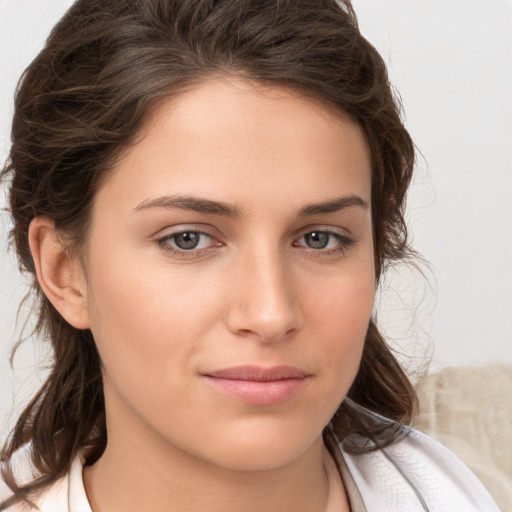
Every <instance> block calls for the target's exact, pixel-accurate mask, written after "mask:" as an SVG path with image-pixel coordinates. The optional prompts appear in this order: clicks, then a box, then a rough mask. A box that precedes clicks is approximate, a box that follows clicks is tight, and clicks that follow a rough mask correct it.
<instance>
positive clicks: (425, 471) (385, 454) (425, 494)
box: [0, 429, 500, 512]
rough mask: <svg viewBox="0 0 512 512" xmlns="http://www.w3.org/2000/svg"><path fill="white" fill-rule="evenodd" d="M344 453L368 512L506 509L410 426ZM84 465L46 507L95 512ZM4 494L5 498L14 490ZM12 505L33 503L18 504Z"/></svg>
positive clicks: (50, 492) (61, 483) (46, 498)
mask: <svg viewBox="0 0 512 512" xmlns="http://www.w3.org/2000/svg"><path fill="white" fill-rule="evenodd" d="M340 455H341V456H342V457H343V460H344V461H345V462H346V466H347V467H348V470H349V472H350V476H351V477H352V478H353V480H354V482H355V484H356V486H357V488H358V490H359V493H360V495H361V497H362V500H363V502H364V505H365V506H366V510H367V512H424V511H425V510H429V511H430V512H452V511H453V512H500V511H499V509H498V507H497V505H496V504H495V503H494V501H493V500H492V498H491V496H490V495H489V493H488V492H487V491H486V490H485V488H484V487H483V485H482V484H481V483H480V482H479V481H478V479H477V478H476V477H475V476H474V475H473V473H471V471H470V470H469V469H468V468H467V467H466V466H465V465H464V464H463V463H462V462H461V461H460V460H459V459H458V458H457V457H456V456H455V455H453V454H452V453H451V452H450V451H448V450H447V449H446V448H444V447H443V446H442V445H440V444H439V443H438V442H436V441H434V440H433V439H431V438H429V437H428V436H426V435H424V434H422V433H420V432H418V431H416V430H413V429H410V431H409V433H408V435H407V436H406V437H404V438H403V439H402V440H400V441H399V442H397V443H396V444H394V445H392V446H389V447H387V448H385V449H383V450H378V451H375V452H371V453H367V454H363V455H349V454H348V453H346V452H345V451H343V449H341V453H340ZM82 466H83V461H82V460H81V459H80V458H77V459H76V460H75V461H74V462H73V464H72V466H71V470H70V472H69V474H68V475H66V476H65V477H63V478H61V479H60V480H58V481H57V482H55V483H54V484H53V485H52V486H51V487H49V488H48V489H47V490H46V491H44V493H42V494H41V495H40V496H39V497H38V498H36V499H35V500H34V501H35V503H36V504H37V505H38V506H39V508H40V510H41V512H91V507H90V505H89V502H88V501H87V496H86V493H85V490H84V484H83V479H82ZM0 494H1V497H0V502H1V501H2V500H3V499H5V498H6V497H7V496H8V494H7V495H6V493H0ZM349 497H350V495H349ZM422 501H423V502H424V504H425V506H426V507H428V508H424V506H423V505H422ZM7 510H8V511H9V512H28V511H30V510H32V509H31V508H30V507H28V506H27V505H26V504H17V505H15V506H13V507H10V508H9V509H7ZM358 510H361V509H358Z"/></svg>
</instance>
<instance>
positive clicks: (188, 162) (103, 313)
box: [84, 78, 375, 469]
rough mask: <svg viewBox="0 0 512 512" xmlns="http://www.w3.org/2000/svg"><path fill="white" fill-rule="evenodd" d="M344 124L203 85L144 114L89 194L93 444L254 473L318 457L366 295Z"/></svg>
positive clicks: (282, 100)
mask: <svg viewBox="0 0 512 512" xmlns="http://www.w3.org/2000/svg"><path fill="white" fill-rule="evenodd" d="M370 183H371V172H370V156H369V151H368V148H367V145H366V142H365V138H364V135H363V133H362V130H361V129H360V128H359V127H358V125H357V124H355V123H354V122H352V121H350V120H349V119H346V118H345V119H344V118H342V117H340V116H337V115H335V114H334V113H333V112H332V109H329V108H328V107H326V106H324V105H323V104H321V103H319V102H316V101H314V100H311V99H306V98H304V97H300V96H299V95H298V94H297V93H294V92H292V91H290V90H287V89H284V88H273V89H269V88H262V86H258V88H256V87H254V86H251V85H250V84H249V83H247V82H244V81H241V80H239V79H235V78H231V79H224V80H220V79H219V80H211V81H208V82H206V83H203V84H202V85H200V86H198V87H196V88H195V89H193V90H190V91H188V92H186V93H183V94H182V95H181V96H179V97H178V98H177V99H173V100H172V101H169V102H167V103H163V104H161V105H160V106H159V107H158V108H156V110H155V111H154V112H153V114H152V116H151V118H150V120H149V122H148V123H147V125H146V128H145V130H144V132H143V134H142V137H141V138H140V140H139V141H138V142H137V143H136V144H135V145H134V146H133V147H132V148H131V149H130V150H129V151H127V153H126V154H125V155H124V157H123V158H122V159H121V160H120V162H119V163H118V165H117V167H116V168H115V169H114V170H113V172H112V174H111V175H110V176H109V177H108V178H107V179H106V181H105V182H104V183H103V184H102V186H101V187H100V190H99V191H98V193H97V196H96V198H95V202H94V205H93V212H92V225H91V231H90V233H89V238H88V242H87V250H86V256H85V257H84V273H85V282H86V295H87V302H88V309H89V317H90V328H91V330H92V333H93V335H94V338H95V340H96V343H97V346H98V350H99V353H100V356H101V359H102V362H103V365H104V386H105V396H106V408H107V428H108V432H109V444H115V443H116V441H117V440H118V439H120V438H122V439H123V440H124V442H130V443H133V445H137V446H138V447H140V448H141V449H144V450H146V449H150V448H148V447H149V445H152V446H159V450H164V451H165V450H168V451H169V453H172V451H173V450H175V451H179V452H180V453H181V454H188V455H190V456H193V457H195V458H196V459H200V460H202V461H206V462H208V463H211V464H215V465H217V466H220V467H224V468H238V469H240V468H242V469H248V468H260V469H261V468H271V467H277V466H279V465H283V464H286V463H288V462H290V461H292V460H294V459H296V458H298V457H300V456H301V454H304V453H305V452H306V451H307V450H308V448H310V447H311V446H313V445H314V443H315V442H317V441H318V440H319V439H321V433H322V429H323V428H324V427H325V425H326V424H327V423H328V422H329V420H330V419H331V417H332V415H333V414H334V412H335V411H336V409H337V408H338V406H339V404H340V403H341V401H342V400H343V398H344V397H345V395H346V393H347V391H348V389H349V387H350V385H351V383H352V382H353V380H354V378H355V375H356V372H357V369H358V365H359V362H360V358H361V353H362V348H363V343H364V338H365V333H366V330H367V327H368V322H369V319H370V315H371V311H372V307H373V299H374V291H375V268H374V258H373V242H372V226H371V211H370V200H371V197H370Z"/></svg>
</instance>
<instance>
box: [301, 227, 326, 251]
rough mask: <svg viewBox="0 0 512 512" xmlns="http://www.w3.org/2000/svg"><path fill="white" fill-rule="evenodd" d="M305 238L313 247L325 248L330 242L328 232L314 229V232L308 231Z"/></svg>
mask: <svg viewBox="0 0 512 512" xmlns="http://www.w3.org/2000/svg"><path fill="white" fill-rule="evenodd" d="M304 238H305V239H306V243H307V244H308V245H309V247H311V248H312V249H324V248H325V247H327V244H328V243H329V234H328V233H322V232H318V231H313V232H312V233H308V234H307V235H306V236H305V237H304Z"/></svg>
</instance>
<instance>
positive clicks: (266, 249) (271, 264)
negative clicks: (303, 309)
mask: <svg viewBox="0 0 512 512" xmlns="http://www.w3.org/2000/svg"><path fill="white" fill-rule="evenodd" d="M256 246H257V247H256ZM238 260H239V268H238V269H237V271H236V273H235V274H236V275H237V278H238V279H237V281H238V285H237V287H238V293H236V294H234V301H233V303H232V304H231V312H230V318H231V326H230V327H231V329H232V330H236V331H238V332H239V333H244V334H251V335H254V336H257V337H258V338H260V339H261V340H264V341H274V340H277V339H280V338H282V337H284V336H286V335H288V334H290V332H292V331H294V330H295V329H297V328H298V327H299V324H300V311H299V307H298V300H297V299H298V297H297V296H296V294H295V291H294V288H295V287H294V282H293V272H292V268H291V267H290V265H289V264H287V261H286V256H285V251H283V250H282V248H281V247H280V246H279V244H278V243H277V242H274V243H266V244H263V243H262V244H257V243H256V244H255V243H251V244H250V247H247V248H246V249H245V250H243V251H242V252H241V253H240V254H239V258H238Z"/></svg>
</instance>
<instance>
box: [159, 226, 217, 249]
mask: <svg viewBox="0 0 512 512" xmlns="http://www.w3.org/2000/svg"><path fill="white" fill-rule="evenodd" d="M157 243H158V245H159V246H160V247H162V248H163V249H164V250H166V251H169V252H171V253H173V254H180V253H181V254H184V253H187V252H188V253H192V252H195V251H199V250H201V249H208V248H210V247H215V246H217V245H219V243H218V242H216V241H215V240H214V238H213V237H212V236H210V235H209V234H208V233H203V232H202V231H196V230H191V229H189V230H185V231H179V232H176V233H172V234H169V235H166V236H164V237H162V238H159V239H158V240H157Z"/></svg>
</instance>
